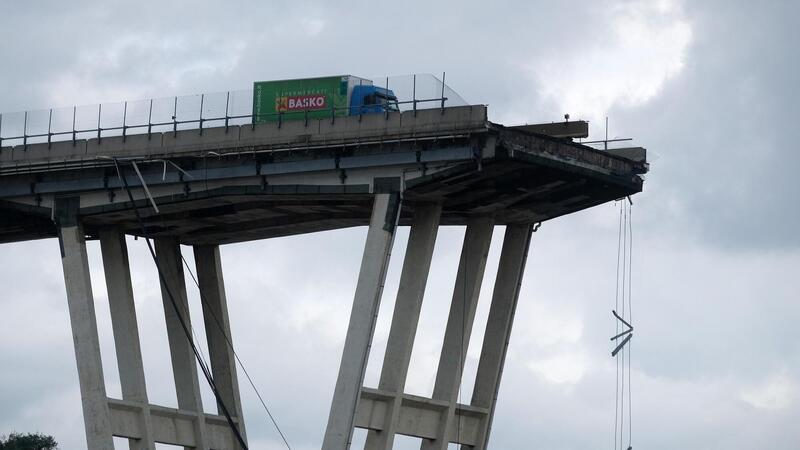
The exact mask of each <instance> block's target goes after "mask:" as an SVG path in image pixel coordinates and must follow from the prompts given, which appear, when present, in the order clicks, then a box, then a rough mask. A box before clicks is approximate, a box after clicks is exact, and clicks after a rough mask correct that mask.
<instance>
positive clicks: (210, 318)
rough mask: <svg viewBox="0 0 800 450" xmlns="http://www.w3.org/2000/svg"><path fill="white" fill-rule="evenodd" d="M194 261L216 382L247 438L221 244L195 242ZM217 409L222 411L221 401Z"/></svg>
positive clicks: (240, 429) (230, 411) (229, 409)
mask: <svg viewBox="0 0 800 450" xmlns="http://www.w3.org/2000/svg"><path fill="white" fill-rule="evenodd" d="M194 261H195V265H196V267H197V281H198V283H199V284H200V296H201V297H202V300H203V320H204V321H205V326H206V338H207V340H208V353H209V359H210V363H211V372H212V375H213V376H214V384H216V385H217V389H218V390H219V394H220V397H221V398H222V401H223V402H224V403H225V406H226V407H227V409H228V412H229V413H230V414H231V415H232V416H233V417H234V418H236V419H238V421H239V423H238V428H239V433H241V435H242V437H244V438H245V439H246V434H245V427H244V418H243V416H242V401H241V398H240V397H239V380H238V379H237V377H236V357H235V355H234V354H233V339H232V338H231V328H230V321H229V318H228V301H227V299H226V297H225V282H224V280H223V278H222V260H221V258H220V255H219V246H217V245H204V246H195V247H194ZM217 411H218V412H219V414H220V415H221V414H222V408H221V407H220V406H219V405H217Z"/></svg>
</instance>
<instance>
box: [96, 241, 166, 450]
mask: <svg viewBox="0 0 800 450" xmlns="http://www.w3.org/2000/svg"><path fill="white" fill-rule="evenodd" d="M100 248H101V250H102V253H103V269H104V270H105V275H106V288H107V289H108V302H109V306H110V310H111V325H112V327H113V330H114V345H115V347H116V350H117V366H118V367H119V381H120V384H121V385H122V398H123V400H131V401H135V402H138V403H140V404H141V405H142V406H143V408H144V409H143V413H144V414H143V417H142V430H144V436H143V438H142V439H129V441H128V442H129V446H130V449H131V450H147V449H153V448H155V444H154V443H153V431H152V424H151V420H150V414H149V404H148V400H147V388H146V387H145V378H144V366H143V365H142V350H141V346H140V344H139V326H138V324H137V321H136V306H135V304H134V301H133V287H132V284H131V273H130V265H129V263H128V247H127V244H126V243H125V234H124V233H121V232H119V231H116V230H103V231H101V232H100Z"/></svg>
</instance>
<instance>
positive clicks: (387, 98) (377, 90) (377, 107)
mask: <svg viewBox="0 0 800 450" xmlns="http://www.w3.org/2000/svg"><path fill="white" fill-rule="evenodd" d="M399 110H400V108H399V107H398V104H397V96H395V95H394V92H392V90H391V89H386V88H382V87H379V86H372V85H357V86H354V87H353V91H352V93H351V94H350V115H351V116H357V115H359V114H373V113H381V112H391V111H399Z"/></svg>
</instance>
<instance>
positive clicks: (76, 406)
mask: <svg viewBox="0 0 800 450" xmlns="http://www.w3.org/2000/svg"><path fill="white" fill-rule="evenodd" d="M2 9H3V12H2V15H0V42H1V43H2V44H1V46H0V60H1V61H2V65H1V66H0V67H2V70H0V111H17V110H22V109H36V108H48V107H51V106H69V105H73V104H90V103H95V102H101V101H109V102H112V101H120V100H124V99H141V98H149V97H151V96H170V95H178V94H193V93H199V92H214V91H224V90H229V89H244V88H248V87H249V86H250V85H251V83H252V81H254V80H257V79H258V80H268V79H277V78H297V77H306V76H314V75H329V74H339V73H352V74H356V75H364V76H372V75H395V74H408V73H413V72H420V73H422V72H431V73H441V72H442V71H446V72H447V80H448V84H450V85H451V87H453V88H454V89H455V90H456V91H458V92H459V93H460V94H461V96H462V97H464V98H465V99H466V100H467V101H469V102H471V103H482V104H488V105H489V114H490V119H491V120H493V121H497V122H501V123H504V124H516V123H524V122H536V121H552V120H559V119H560V118H561V117H562V115H563V114H564V113H570V115H571V116H572V117H573V118H583V119H586V120H589V121H591V123H592V132H593V133H594V136H593V137H595V138H601V137H602V135H600V134H599V133H600V129H601V126H600V125H601V124H602V121H603V118H604V117H605V116H606V115H607V116H609V118H610V134H611V137H615V136H620V137H634V138H635V141H634V142H635V144H637V145H642V146H645V147H647V148H648V151H649V155H650V158H651V173H650V174H649V175H648V176H647V181H646V184H645V192H644V193H642V194H639V195H636V196H635V197H634V198H633V201H634V207H633V227H634V255H633V260H634V263H633V292H634V296H633V307H634V309H635V310H636V311H635V313H636V314H635V319H634V321H635V327H636V337H635V338H634V340H633V348H632V352H633V369H632V370H633V446H634V448H646V449H650V450H661V449H663V450H666V449H677V448H680V449H726V450H739V449H753V448H770V449H775V450H789V449H796V448H798V447H799V446H800V427H798V426H797V424H798V421H800V339H798V338H799V337H800V336H799V334H800V333H798V331H797V326H798V325H797V324H798V323H800V301H799V300H800V298H799V297H800V281H798V280H800V233H798V230H800V212H799V211H798V198H799V197H800V182H798V181H797V178H796V176H797V174H798V172H800V151H798V148H797V142H798V141H800V132H798V126H797V123H798V121H800V110H798V109H799V107H798V105H800V94H798V92H800V90H798V88H797V81H798V79H800V70H799V67H800V63H798V50H797V44H798V42H800V31H798V30H800V27H798V26H797V20H798V17H800V7H799V6H798V3H797V2H792V1H784V2H781V1H773V2H759V4H758V5H756V4H755V2H751V1H703V2H681V1H679V0H674V1H671V0H661V1H653V2H646V1H627V2H610V1H578V2H569V3H568V4H566V3H563V2H550V3H543V2H531V1H517V2H511V1H494V2H486V1H480V2H478V1H459V2H450V3H447V4H445V3H444V2H430V1H428V2H418V1H404V2H394V3H392V4H388V3H381V4H378V2H367V1H364V2H350V1H339V2H335V3H333V2H304V1H295V2H268V1H252V2H244V1H229V2H219V1H218V2H206V1H194V2H191V3H179V2H156V1H125V2H122V1H120V2H115V1H104V2H88V1H80V0H75V1H70V2H65V1H55V0H53V1H45V0H42V1H27V2H25V1H7V2H4V3H3V8H2ZM618 218H619V209H618V205H614V204H608V205H603V206H599V207H596V208H594V209H592V210H588V211H584V212H581V213H577V214H574V215H572V216H569V217H564V218H560V219H557V220H553V221H551V222H546V223H545V224H544V225H543V226H542V228H541V229H540V230H539V231H538V232H537V233H536V234H535V235H534V240H533V244H532V250H531V255H530V259H529V263H528V268H527V272H526V274H525V279H524V282H523V288H522V292H521V297H520V301H519V308H518V313H517V317H516V322H515V325H514V332H513V335H512V340H511V346H510V350H509V357H508V360H507V363H506V368H505V372H504V380H503V385H502V387H501V390H500V396H499V403H498V409H497V412H496V417H495V421H494V427H493V431H492V440H491V444H490V445H491V446H492V447H493V448H495V449H530V448H542V449H544V448H547V449H551V450H573V449H574V450H585V449H589V448H599V449H603V448H611V447H612V446H613V436H614V435H613V426H614V425H613V422H614V386H615V371H614V362H613V360H612V359H611V358H610V357H609V351H610V344H609V342H608V337H609V336H610V333H611V331H613V329H614V322H613V320H612V318H611V316H610V314H609V311H610V309H611V308H612V307H613V303H614V277H615V264H616V252H617V224H618ZM365 235H366V230H365V229H364V228H356V229H349V230H341V231H333V232H325V233H319V234H315V235H308V236H302V237H291V238H282V239H273V240H268V241H259V242H251V243H246V244H236V245H229V246H225V247H223V248H222V257H223V265H224V269H225V277H226V279H225V281H226V286H227V292H228V301H229V305H230V315H231V320H232V327H233V339H234V342H235V344H236V347H237V351H238V352H239V354H240V356H241V357H242V359H243V360H244V362H245V364H246V365H247V367H248V370H249V371H250V374H251V375H252V377H253V379H254V380H255V381H256V383H257V384H258V386H259V388H260V389H261V392H262V394H263V395H264V397H265V399H266V400H267V402H268V405H269V406H270V407H271V408H272V411H273V413H274V414H275V415H276V417H277V419H278V421H279V423H280V424H281V425H282V427H283V429H284V431H285V433H286V435H287V437H288V438H289V442H290V443H291V444H292V446H293V448H294V449H295V450H310V449H316V448H319V446H320V444H321V441H322V435H323V433H324V429H325V424H326V420H327V413H328V408H329V402H330V398H331V395H332V390H333V385H334V382H335V377H336V370H337V368H338V361H339V357H340V353H341V348H342V345H343V340H344V335H345V332H346V324H347V319H348V314H349V308H350V302H351V301H352V294H353V290H354V286H355V282H356V278H357V274H358V267H359V262H360V257H361V253H362V251H363V243H364V239H365ZM407 235H408V230H407V229H400V231H399V232H398V237H397V240H396V242H395V249H396V250H395V252H394V254H393V259H392V261H391V267H390V273H389V278H388V280H387V287H386V290H385V293H384V297H383V303H382V306H381V312H380V317H379V324H378V328H377V330H376V334H375V342H374V347H373V351H372V357H371V359H370V365H369V370H368V373H367V380H366V382H367V384H368V385H371V386H374V385H376V384H377V379H378V374H379V369H380V358H381V357H382V355H383V350H384V348H385V344H386V336H387V334H388V329H389V323H390V317H389V316H390V313H391V311H392V308H393V303H394V296H395V293H396V291H397V282H398V278H399V272H400V267H401V265H402V253H403V252H402V249H404V248H405V242H406V238H407ZM439 236H440V237H439V240H438V241H437V245H436V251H435V255H434V263H433V264H434V266H433V269H432V273H431V276H430V279H429V283H428V289H427V292H426V297H425V304H424V306H423V311H422V319H421V322H420V329H419V333H418V335H417V344H416V346H415V349H414V355H413V361H412V367H411V373H410V376H409V380H408V385H407V391H408V392H411V393H415V394H421V395H430V393H431V391H432V388H433V381H434V376H435V367H436V361H437V358H438V351H439V348H440V347H441V342H442V336H443V326H444V323H445V322H446V320H447V318H446V311H447V309H448V307H449V302H450V296H451V293H452V288H453V282H454V279H455V271H456V265H457V258H458V254H459V251H460V241H461V238H462V237H463V229H459V228H445V229H443V230H442V231H441V232H440V234H439ZM501 242H502V229H499V228H498V229H497V230H496V231H495V235H494V240H493V245H492V248H491V254H490V260H489V264H488V269H487V274H486V279H485V280H486V281H485V283H484V289H483V293H484V295H483V296H482V298H481V303H480V306H479V315H478V318H477V322H476V327H475V330H476V333H475V335H476V336H474V338H473V345H472V346H471V348H470V352H469V357H468V363H467V368H466V373H465V377H464V379H465V389H464V391H463V393H462V394H463V398H464V400H463V401H464V402H467V401H468V399H469V396H470V394H471V382H472V381H473V380H474V376H475V369H476V364H477V357H478V354H479V353H478V346H477V345H475V344H476V343H479V342H480V339H481V337H482V330H483V328H484V326H485V322H486V313H487V310H488V300H489V298H488V294H490V293H491V288H492V284H493V281H494V274H495V271H496V264H497V260H498V257H499V246H500V244H501ZM129 247H130V252H131V256H132V264H133V278H134V279H133V281H134V291H135V294H136V305H137V308H138V311H137V312H138V315H139V323H140V327H141V337H142V346H143V351H144V358H145V361H144V363H145V371H146V376H147V380H148V389H149V392H148V393H149V395H150V399H151V402H152V403H157V404H163V405H167V406H175V405H176V399H175V393H174V386H173V384H172V376H171V369H170V367H169V353H168V350H167V348H166V331H165V327H164V320H163V309H162V304H161V299H160V294H159V291H158V286H157V275H156V272H155V269H154V268H153V266H152V262H151V261H150V260H149V257H148V256H147V254H146V247H144V243H143V241H141V240H139V241H133V240H131V241H130V242H129ZM89 250H90V261H91V267H92V271H93V272H92V275H93V280H92V281H93V285H94V293H95V297H96V302H95V303H96V308H97V315H98V321H99V331H100V338H101V346H102V352H103V363H104V370H105V374H106V382H107V389H108V392H109V395H111V396H117V397H118V396H120V388H119V379H118V375H117V368H116V362H115V360H114V357H113V338H112V336H111V327H110V318H109V312H108V305H107V297H106V292H105V285H104V280H103V272H102V265H101V260H100V254H99V245H98V244H96V243H89ZM185 253H186V254H187V256H191V249H188V248H186V249H185ZM0 268H2V269H0V434H3V433H7V432H11V431H15V430H16V431H19V432H27V431H36V430H38V431H41V432H44V433H48V434H52V435H54V436H55V437H56V439H57V440H58V441H59V442H60V443H61V444H62V448H63V449H69V450H71V449H79V448H83V447H84V446H85V440H84V432H83V421H82V416H81V402H80V393H79V390H78V381H77V372H76V367H75V361H74V353H73V346H72V338H71V332H70V326H69V320H68V314H67V304H66V298H65V290H64V286H63V275H62V271H61V261H60V258H59V250H58V243H57V242H56V241H55V240H53V239H48V240H43V241H36V242H27V243H18V244H9V245H3V246H0ZM190 292H191V295H192V298H191V301H192V302H193V304H192V307H193V310H192V313H193V320H194V321H195V323H202V321H201V320H200V319H201V317H202V316H201V314H200V310H199V304H198V299H197V296H196V293H195V291H193V290H191V289H190ZM201 337H202V334H201ZM201 339H202V338H201ZM242 396H243V401H244V405H245V417H246V423H247V430H248V435H249V439H250V442H251V446H252V448H254V449H270V450H271V449H280V448H282V447H281V445H280V440H279V438H278V436H277V434H276V433H275V430H274V429H273V428H272V427H271V425H270V424H269V423H268V420H267V418H266V416H265V413H264V412H263V410H261V409H260V405H259V403H258V401H257V399H256V396H255V395H254V393H253V392H252V390H250V389H249V388H248V387H247V385H246V384H245V383H242ZM204 403H205V405H206V409H207V410H209V411H211V410H213V401H212V399H211V396H210V395H209V392H208V391H207V390H206V391H204ZM356 438H357V441H359V440H363V433H357V434H356ZM401 446H403V448H414V447H415V443H414V442H413V440H411V439H407V438H401V439H398V446H397V447H398V448H400V447H401ZM120 448H121V447H120Z"/></svg>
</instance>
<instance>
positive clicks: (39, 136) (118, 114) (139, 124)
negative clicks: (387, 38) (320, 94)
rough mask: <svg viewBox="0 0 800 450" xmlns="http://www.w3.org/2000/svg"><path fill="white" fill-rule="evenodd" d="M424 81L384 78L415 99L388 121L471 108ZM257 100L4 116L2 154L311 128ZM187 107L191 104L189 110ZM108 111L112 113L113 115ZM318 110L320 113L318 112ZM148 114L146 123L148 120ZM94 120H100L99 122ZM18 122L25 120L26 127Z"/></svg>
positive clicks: (205, 98)
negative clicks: (169, 135) (161, 136)
mask: <svg viewBox="0 0 800 450" xmlns="http://www.w3.org/2000/svg"><path fill="white" fill-rule="evenodd" d="M419 78H420V79H418V75H410V76H404V77H385V78H384V80H381V81H385V83H384V84H383V85H380V84H376V85H378V86H381V87H385V88H387V89H392V90H393V91H395V95H396V96H397V98H398V99H400V98H409V97H410V98H411V99H410V100H403V101H397V102H391V104H389V103H386V104H384V106H383V108H382V109H383V110H384V113H385V114H386V116H387V117H388V112H389V111H390V110H393V108H392V107H397V109H398V110H413V111H417V110H418V109H431V108H437V107H438V108H442V109H443V108H445V106H457V105H465V104H466V102H464V100H463V99H461V97H460V96H459V95H458V94H456V93H455V92H454V91H453V90H452V89H450V88H449V87H448V86H447V85H446V84H445V83H444V74H442V80H439V79H438V78H436V77H434V76H433V75H428V74H426V75H423V76H419ZM404 81H405V82H404ZM408 81H410V83H409V82H408ZM408 88H410V92H408V90H409V89H408ZM419 91H424V92H426V93H427V94H429V95H430V94H431V93H432V92H435V94H434V96H431V97H425V98H418V97H417V93H418V92H419ZM408 94H410V95H408ZM252 101H253V91H252V90H239V91H227V92H220V93H211V94H198V95H191V96H176V97H168V98H160V99H149V100H140V101H134V102H128V101H125V102H120V103H111V104H108V103H106V104H97V105H91V106H81V107H79V106H73V107H72V108H56V109H52V108H51V109H49V110H39V111H23V112H18V113H11V114H0V151H2V147H3V145H6V146H7V147H9V146H10V147H16V146H22V148H23V150H25V149H27V146H28V145H29V144H40V143H47V144H48V145H51V144H52V143H53V142H63V141H71V142H72V143H73V145H75V143H76V142H77V141H78V140H79V139H91V138H97V139H98V140H101V139H102V138H103V137H113V136H122V138H123V140H124V139H125V137H126V136H128V135H130V134H147V135H148V137H149V136H150V135H151V134H152V133H164V132H173V133H177V132H178V131H179V130H187V129H197V130H198V131H199V133H200V134H202V133H203V129H204V128H207V127H208V126H207V125H206V124H208V123H215V124H218V125H219V126H224V127H225V129H226V130H227V128H228V127H229V126H232V125H246V124H252V125H253V126H255V124H256V123H257V122H258V121H259V119H263V118H265V117H269V118H270V119H272V120H271V121H272V122H275V123H277V126H278V127H279V128H280V127H281V124H282V123H283V121H284V120H300V119H304V120H305V121H306V124H307V123H308V120H309V113H310V112H312V110H304V111H292V112H280V113H272V114H268V115H264V114H261V115H258V116H255V115H254V113H253V103H252ZM186 103H189V105H188V106H187V105H186ZM223 104H224V109H223ZM104 106H105V108H104ZM104 110H105V115H104ZM109 110H111V116H110V117H109ZM329 110H330V120H331V121H332V122H333V121H335V120H336V117H341V116H337V112H341V111H342V110H348V111H350V110H351V107H350V106H347V107H339V108H335V107H332V108H330V109H329ZM313 112H315V113H318V112H319V110H314V111H313ZM69 113H71V115H70V114H69ZM89 114H92V116H93V118H92V122H91V125H90V124H89V123H90V122H89V121H88V120H87V118H86V116H89ZM348 115H349V114H348ZM358 115H359V116H360V115H362V114H358ZM145 116H146V120H144V118H145ZM9 117H11V118H12V119H11V120H12V122H16V123H12V127H11V129H12V134H11V135H10V136H9V135H4V134H3V133H4V130H7V129H8V128H9V125H8V123H9ZM94 117H96V121H95V120H94ZM167 117H168V119H167ZM54 118H55V121H54ZM165 119H166V120H165ZM19 122H21V127H20V123H19ZM45 123H46V128H45V126H44V124H45ZM32 124H33V125H32ZM104 125H105V126H104ZM20 128H21V129H20Z"/></svg>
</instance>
